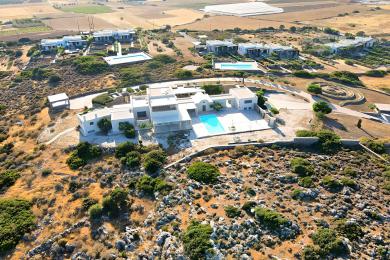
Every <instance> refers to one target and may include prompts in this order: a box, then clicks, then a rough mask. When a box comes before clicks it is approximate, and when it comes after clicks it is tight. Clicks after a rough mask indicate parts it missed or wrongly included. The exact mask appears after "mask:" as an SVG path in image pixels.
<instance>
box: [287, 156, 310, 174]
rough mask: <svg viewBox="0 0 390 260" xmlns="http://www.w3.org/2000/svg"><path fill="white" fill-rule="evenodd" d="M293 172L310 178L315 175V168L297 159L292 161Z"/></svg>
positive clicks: (303, 160)
mask: <svg viewBox="0 0 390 260" xmlns="http://www.w3.org/2000/svg"><path fill="white" fill-rule="evenodd" d="M290 165H291V170H292V172H294V173H296V174H298V175H299V176H309V175H312V174H313V173H314V169H313V166H312V165H311V164H310V163H309V161H307V160H305V159H303V158H300V157H296V158H293V159H292V160H291V161H290Z"/></svg>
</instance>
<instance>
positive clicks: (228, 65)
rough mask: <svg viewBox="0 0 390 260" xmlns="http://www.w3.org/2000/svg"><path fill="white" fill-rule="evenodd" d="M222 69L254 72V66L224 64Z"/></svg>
mask: <svg viewBox="0 0 390 260" xmlns="http://www.w3.org/2000/svg"><path fill="white" fill-rule="evenodd" d="M221 69H236V70H252V69H254V68H253V65H252V64H229V63H222V64H221Z"/></svg>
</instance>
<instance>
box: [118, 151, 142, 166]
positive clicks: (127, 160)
mask: <svg viewBox="0 0 390 260" xmlns="http://www.w3.org/2000/svg"><path fill="white" fill-rule="evenodd" d="M121 162H122V164H124V165H126V166H127V167H130V168H133V167H138V166H140V165H141V154H140V153H139V152H137V151H132V152H128V153H127V154H126V157H122V158H121Z"/></svg>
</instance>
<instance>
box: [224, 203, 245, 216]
mask: <svg viewBox="0 0 390 260" xmlns="http://www.w3.org/2000/svg"><path fill="white" fill-rule="evenodd" d="M224 209H225V214H226V216H227V217H228V218H235V217H239V216H240V215H241V210H240V209H239V208H236V207H234V206H230V205H229V206H226V207H225V208H224Z"/></svg>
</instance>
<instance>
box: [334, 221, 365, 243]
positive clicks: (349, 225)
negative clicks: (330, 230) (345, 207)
mask: <svg viewBox="0 0 390 260" xmlns="http://www.w3.org/2000/svg"><path fill="white" fill-rule="evenodd" d="M336 230H337V232H339V233H340V234H342V235H343V236H345V237H347V238H348V239H349V240H357V239H359V238H360V237H362V236H363V235H364V232H363V230H362V228H361V227H360V225H359V224H358V223H356V222H355V221H346V220H345V219H340V220H337V221H336Z"/></svg>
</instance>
